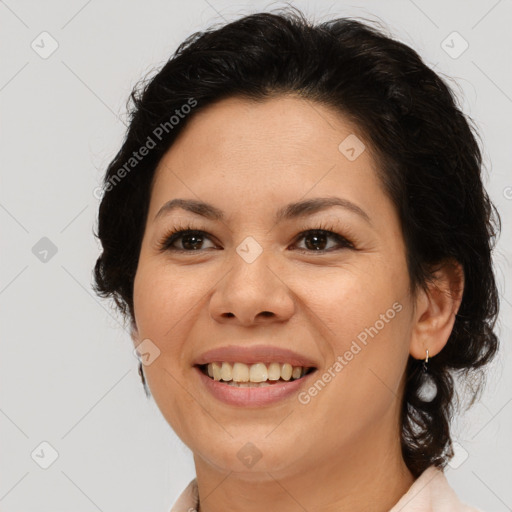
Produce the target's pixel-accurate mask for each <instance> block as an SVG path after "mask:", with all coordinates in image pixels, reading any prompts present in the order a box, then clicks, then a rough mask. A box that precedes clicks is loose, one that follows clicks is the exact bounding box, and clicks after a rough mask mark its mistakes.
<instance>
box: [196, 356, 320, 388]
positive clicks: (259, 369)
mask: <svg viewBox="0 0 512 512" xmlns="http://www.w3.org/2000/svg"><path fill="white" fill-rule="evenodd" d="M198 368H199V369H200V370H201V372H202V373H203V374H204V375H206V376H207V377H209V378H210V379H211V380H215V381H219V382H221V383H223V384H226V385H228V386H234V387H240V388H242V387H244V388H254V387H265V386H272V385H275V384H279V383H283V382H290V381H294V380H299V379H301V378H303V377H305V376H306V375H309V374H310V373H312V372H314V371H315V370H316V368H314V367H306V366H292V365H291V364H289V363H277V362H276V363H270V364H265V363H255V364H245V363H230V362H226V361H223V362H212V363H209V364H202V365H198Z"/></svg>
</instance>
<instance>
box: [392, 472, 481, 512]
mask: <svg viewBox="0 0 512 512" xmlns="http://www.w3.org/2000/svg"><path fill="white" fill-rule="evenodd" d="M399 511H400V512H423V511H425V512H427V511H432V512H483V511H481V510H479V509H477V508H474V507H471V506H469V505H467V504H465V503H463V502H462V501H460V499H459V497H458V496H457V494H456V493H455V491H454V490H453V489H452V487H451V486H450V484H449V483H448V480H447V479H446V476H445V474H444V472H443V470H442V469H439V468H437V467H435V466H430V467H429V468H428V469H426V470H425V471H424V472H423V473H422V474H421V475H420V476H419V477H418V478H417V479H416V480H415V481H414V483H413V484H412V485H411V487H410V488H409V490H408V491H407V492H406V493H405V494H404V495H403V496H402V498H401V499H400V500H399V501H398V503H397V504H396V505H395V506H394V507H393V508H392V509H391V510H390V512H399Z"/></svg>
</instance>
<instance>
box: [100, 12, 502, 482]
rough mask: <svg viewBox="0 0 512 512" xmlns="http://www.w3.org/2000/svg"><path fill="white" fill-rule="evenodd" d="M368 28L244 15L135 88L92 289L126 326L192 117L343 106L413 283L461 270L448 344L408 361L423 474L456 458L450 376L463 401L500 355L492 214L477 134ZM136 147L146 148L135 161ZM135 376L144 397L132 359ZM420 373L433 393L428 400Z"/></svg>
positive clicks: (432, 80)
mask: <svg viewBox="0 0 512 512" xmlns="http://www.w3.org/2000/svg"><path fill="white" fill-rule="evenodd" d="M372 23H373V22H367V21H366V20H364V21H359V20H356V19H353V18H339V19H333V20H331V21H327V22H323V23H319V24H316V25H315V24H313V23H312V22H310V21H308V20H307V19H306V18H305V17H304V15H303V14H302V13H301V12H300V11H299V10H298V9H296V8H293V7H289V8H286V9H284V10H281V12H273V13H258V14H253V15H250V16H246V17H242V18H240V19H238V20H236V21H234V22H232V23H228V24H224V25H221V26H216V27H212V28H210V29H209V30H207V31H204V32H197V33H194V34H193V35H191V36H190V37H188V38H187V39H186V40H185V41H184V42H183V43H182V44H181V45H180V46H179V47H178V49H177V50H176V52H175V53H174V55H172V56H171V58H170V59H169V60H168V62H167V63H166V64H165V65H164V66H163V67H162V69H161V70H160V71H159V72H158V73H156V74H155V75H154V76H153V77H152V78H146V79H143V80H142V81H141V82H139V84H138V85H137V86H136V87H135V89H134V91H133V92H132V94H131V96H130V101H129V103H128V111H129V127H128V130H127V133H126V137H125V139H124V141H123V144H122V147H121V149H120V150H119V152H118V153H117V155H116V156H115V158H114V159H113V160H112V162H111V163H110V165H109V166H108V169H107V172H106V175H105V178H104V184H103V197H102V200H101V204H100V208H99V217H98V228H97V232H95V236H96V237H98V238H99V240H100V241H101V244H102V247H103V252H102V254H101V256H100V257H99V258H98V260H97V262H96V266H95V270H94V277H95V290H96V292H97V293H98V294H99V295H100V296H102V297H111V298H113V299H114V301H115V303H116V305H117V306H118V307H119V309H120V311H121V312H122V313H123V315H124V316H125V318H130V319H131V321H133V320H134V309H133V283H134V277H135V272H136V269H137V263H138V257H139V252H140V247H141V241H142V237H143V234H144V226H145V221H146V215H147V211H148V205H149V199H150V193H151V184H152V180H153V176H154V173H155V169H156V166H157V164H158V162H159V161H160V159H161V158H162V156H163V155H164V153H166V151H168V149H169V148H170V147H171V145H172V144H173V141H174V140H175V138H176V136H177V135H178V134H179V133H180V132H181V130H183V128H184V126H186V124H187V121H188V119H190V118H191V117H192V116H193V115H194V114H195V113H197V112H198V111H200V110H201V109H203V108H205V107H207V106H208V105H211V104H212V103H214V102H217V101H219V100H221V99H223V98H227V97H230V96H235V95H237V96H240V97H243V98H246V99H248V100H254V101H262V100H265V99H267V98H271V97H275V96H278V95H280V94H289V93H292V94H297V95H300V96H301V97H303V98H307V99H310V100H313V101H316V102H320V103H322V104H324V105H327V106H329V107H331V108H332V109H334V110H335V111H338V112H340V113H341V114H343V115H344V116H346V117H347V118H348V119H349V120H350V121H352V122H353V123H354V125H355V126H356V127H358V128H359V130H360V133H361V134H362V137H363V138H364V140H365V141H366V142H367V144H368V148H369V149H370V151H371V152H372V155H373V156H374V158H375V159H376V161H377V162H378V164H379V165H378V167H379V172H380V176H379V177H380V179H381V180H382V183H383V185H384V186H385V190H386V191H387V193H388V194H389V197H390V198H391V199H392V201H393V203H394V205H395V207H396V209H397V211H398V213H399V216H400V219H401V227H402V233H403V237H404V240H405V244H406V250H407V264H408V271H409V275H410V281H411V289H412V290H413V291H414V290H418V287H424V288H426V286H427V284H428V283H429V280H431V279H432V272H433V270H434V269H435V265H436V264H439V263H442V262H443V261H444V260H446V259H448V258H453V259H455V260H456V261H458V262H460V263H461V265H462V267H463V269H464V279H465V287H464V293H463V297H462V302H461V305H460V308H459V311H458V313H457V315H456V319H455V324H454V327H453V330H452V333H451V335H450V337H449V339H448V342H447V344H446V346H445V347H444V348H443V350H442V351H441V352H440V353H439V354H437V355H436V356H435V357H433V358H431V359H430V361H429V372H428V373H427V374H424V373H423V372H422V368H421V366H422V362H421V361H418V360H416V359H414V358H412V357H409V361H408V364H407V369H406V387H405V392H404V397H403V405H402V414H401V427H402V429H401V443H402V453H403V457H404V460H405V462H406V464H407V466H408V467H409V469H410V471H411V472H412V473H413V475H414V476H415V477H418V476H419V475H420V474H421V473H422V472H423V470H424V469H426V468H427V467H428V466H430V465H432V464H433V465H436V466H438V467H444V466H445V465H446V464H447V462H448V461H449V459H450V458H451V457H452V456H453V450H452V440H451V436H450V421H451V419H452V417H453V413H454V409H455V408H454V405H455V402H456V401H455V397H456V393H455V389H454V385H455V383H456V381H457V382H459V378H460V381H461V382H462V383H463V382H464V381H466V382H470V383H471V385H470V386H469V388H470V390H469V391H470V393H469V394H470V398H471V401H470V404H469V405H472V404H473V403H474V401H475V399H476V398H477V396H478V395H479V393H480V392H481V390H482V386H483V384H484V380H485V379H484V373H483V367H484V365H486V363H488V362H489V361H490V360H491V359H492V358H493V356H494V355H495V353H496V352H497V349H498V339H497V336H496V335H495V333H494V332H493V329H494V325H495V322H496V317H497V314H498V309H499V296H498V292H497V287H496V282H495V276H494V273H493V268H492V261H491V252H492V249H493V247H494V243H495V239H496V236H497V234H498V232H499V230H500V217H499V214H498V212H497V211H496V209H495V207H494V205H493V204H492V203H491V201H490V200H489V197H488V195H487V193H486V191H485V189H484V187H483V185H482V177H481V172H482V157H481V152H480V149H479V145H478V143H477V141H476V139H475V135H476V133H477V132H476V130H475V128H474V126H473V122H472V121H471V120H470V119H469V118H466V117H465V115H464V114H463V112H462V111H461V109H460V108H459V106H458V102H457V99H456V97H455V95H454V93H453V92H452V91H451V90H450V88H449V87H448V85H447V84H446V83H445V81H444V80H443V79H442V78H440V76H438V74H436V73H435V72H434V71H433V70H432V69H430V68H429V67H428V66H426V65H425V64H424V63H423V61H422V59H421V58H420V57H419V55H418V54H417V53H416V52H415V51H414V50H413V49H411V48H410V47H408V46H407V45H405V44H403V43H401V42H398V41H397V40H395V39H393V37H392V36H390V35H387V34H386V33H385V29H382V28H380V27H377V26H372ZM375 25H376V24H375ZM192 104H193V105H195V106H194V108H189V107H187V108H185V105H189V106H190V105H192ZM173 114H175V120H174V121H173V120H172V119H171V116H172V115H173ZM178 117H179V120H178ZM166 123H167V124H166ZM162 127H165V129H163V128H162ZM155 130H156V131H155ZM157 134H158V136H157ZM148 137H149V138H150V139H151V141H152V142H151V144H149V143H148V141H149V139H148ZM145 145H146V146H147V147H148V146H150V145H151V149H150V150H149V152H147V154H146V155H145V156H144V157H143V158H140V159H137V161H136V162H135V161H134V160H130V159H131V158H133V154H134V152H137V151H139V149H140V148H141V147H142V146H145ZM127 162H130V167H127ZM123 168H124V172H122V171H121V169H123ZM139 372H140V375H141V378H142V380H143V384H144V387H145V389H146V392H147V388H146V383H145V380H144V375H143V372H142V367H141V366H139ZM426 379H427V380H428V381H429V383H430V385H431V387H432V386H433V388H434V390H435V396H434V397H433V398H432V396H429V397H425V396H424V392H423V391H424V388H423V386H425V384H426Z"/></svg>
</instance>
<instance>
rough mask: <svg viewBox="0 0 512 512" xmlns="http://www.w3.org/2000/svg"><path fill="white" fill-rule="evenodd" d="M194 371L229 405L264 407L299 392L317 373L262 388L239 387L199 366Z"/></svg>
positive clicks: (209, 388) (216, 396) (215, 394)
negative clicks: (213, 375)
mask: <svg viewBox="0 0 512 512" xmlns="http://www.w3.org/2000/svg"><path fill="white" fill-rule="evenodd" d="M224 360H225V359H224ZM194 371H195V372H197V374H198V375H199V378H200V380H201V383H202V384H203V385H204V386H205V387H206V389H207V390H208V391H209V392H210V393H211V394H212V395H213V396H214V397H215V398H217V399H218V400H220V401H221V402H224V403H226V404H229V405H237V406H245V407H262V406H264V405H270V404H272V403H275V402H278V401H279V400H283V399H285V398H287V397H289V396H290V395H293V394H295V393H297V392H298V390H299V389H300V388H301V387H302V386H305V385H308V383H309V380H310V377H311V376H312V375H314V374H315V373H316V371H315V372H312V373H310V374H308V375H305V376H304V377H302V378H300V379H297V380H292V381H288V382H278V383H276V384H271V385H270V386H265V387H262V388H237V387H234V386H229V385H227V384H226V383H225V382H223V381H217V380H213V379H211V378H210V377H208V376H207V375H205V374H204V373H203V372H202V371H201V369H200V368H199V367H197V366H196V367H195V368H194Z"/></svg>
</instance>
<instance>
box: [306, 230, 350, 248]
mask: <svg viewBox="0 0 512 512" xmlns="http://www.w3.org/2000/svg"><path fill="white" fill-rule="evenodd" d="M301 239H304V240H305V249H306V251H305V252H330V251H331V250H333V247H332V246H331V247H327V246H328V245H329V239H331V240H334V241H335V246H334V249H336V244H337V245H338V246H339V247H341V248H352V247H353V245H352V244H351V243H350V242H349V241H348V240H347V239H346V238H344V237H343V236H341V235H338V234H337V233H333V232H332V231H326V230H324V229H314V230H309V231H305V232H303V233H301V235H300V236H299V238H298V239H297V240H301Z"/></svg>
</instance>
